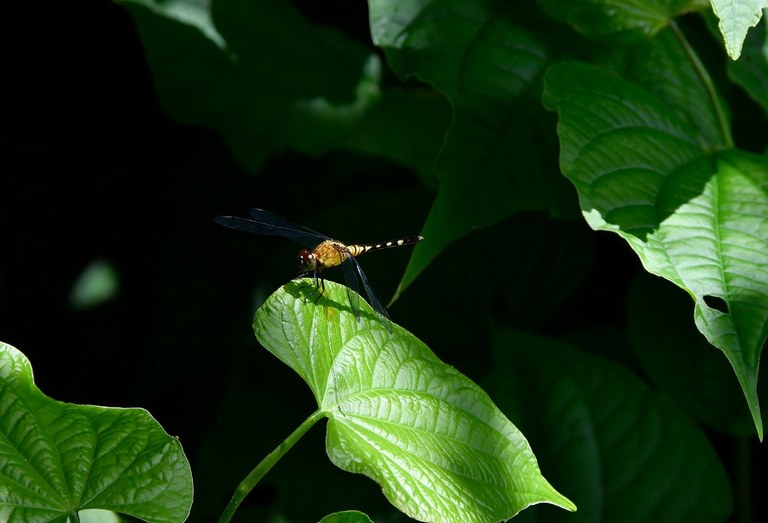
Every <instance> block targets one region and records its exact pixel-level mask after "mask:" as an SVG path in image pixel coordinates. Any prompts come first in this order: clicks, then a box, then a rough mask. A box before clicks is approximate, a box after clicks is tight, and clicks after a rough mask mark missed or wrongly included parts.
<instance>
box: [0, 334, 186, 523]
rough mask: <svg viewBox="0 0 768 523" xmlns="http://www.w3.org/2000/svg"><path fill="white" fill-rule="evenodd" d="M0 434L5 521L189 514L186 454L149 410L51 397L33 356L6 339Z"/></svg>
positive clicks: (174, 518)
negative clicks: (37, 376)
mask: <svg viewBox="0 0 768 523" xmlns="http://www.w3.org/2000/svg"><path fill="white" fill-rule="evenodd" d="M0 435H1V436H2V438H0V520H2V521H7V522H10V523H14V522H18V523H21V522H24V523H32V522H38V521H40V522H42V521H50V520H53V519H56V518H64V517H66V516H68V515H71V514H72V513H74V512H77V511H80V510H86V509H95V508H100V509H108V510H111V511H114V512H120V513H123V514H130V515H132V516H135V517H137V518H140V519H143V520H144V521H149V522H162V523H172V522H181V521H184V520H185V519H186V517H187V515H188V514H189V510H190V507H191V505H192V473H191V470H190V468H189V463H188V462H187V458H186V457H185V456H184V453H183V451H182V449H181V444H180V443H179V441H178V440H177V439H176V438H173V437H171V436H169V435H168V434H166V433H165V431H164V430H163V429H162V427H160V425H159V424H158V423H157V421H155V420H154V419H153V418H152V416H151V415H150V414H149V413H148V412H147V411H145V410H142V409H118V408H108V407H95V406H91V405H73V404H68V403H62V402H60V401H56V400H53V399H51V398H48V397H46V396H45V395H44V394H43V393H42V392H40V390H39V389H38V388H37V387H36V386H35V384H34V381H33V378H32V367H31V365H30V363H29V361H28V360H27V358H26V357H24V355H23V354H22V353H21V352H19V351H18V350H16V349H15V348H13V347H11V346H10V345H6V344H0Z"/></svg>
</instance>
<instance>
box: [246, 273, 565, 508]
mask: <svg viewBox="0 0 768 523" xmlns="http://www.w3.org/2000/svg"><path fill="white" fill-rule="evenodd" d="M313 292H314V288H312V286H311V282H310V280H297V281H294V282H291V283H289V284H288V285H286V286H284V287H283V288H282V289H280V290H278V291H277V292H276V293H274V294H273V295H272V296H271V297H270V298H269V299H267V301H266V302H265V303H264V305H263V306H262V307H261V308H260V309H259V310H258V311H257V313H256V317H255V320H254V332H255V333H256V337H257V338H258V339H259V342H260V343H261V344H262V345H264V346H265V347H266V348H267V350H269V351H270V352H272V353H273V354H274V355H275V356H277V357H278V358H279V359H280V360H282V361H283V362H284V363H285V364H287V365H288V366H290V367H291V368H292V369H294V370H295V371H296V372H297V373H298V374H299V376H301V378H302V379H303V380H304V381H305V382H306V383H307V384H308V385H309V386H310V389H311V390H312V393H313V394H314V395H315V399H316V400H317V403H318V405H319V407H320V409H321V411H322V412H323V413H324V414H325V415H326V416H327V417H328V418H329V421H328V433H327V438H326V449H327V452H328V455H329V457H330V458H331V461H333V463H335V464H336V465H337V466H339V467H340V468H342V469H344V470H347V471H350V472H356V473H361V474H364V475H366V476H368V477H370V478H372V479H374V480H375V481H376V482H377V483H379V485H381V487H382V489H383V491H384V494H385V496H386V497H387V498H388V499H389V501H390V502H391V503H392V504H393V505H395V506H396V507H397V508H398V509H400V510H402V511H403V512H405V513H406V514H407V515H409V516H411V517H413V518H416V519H419V520H422V521H434V522H448V521H462V522H490V521H501V520H505V519H508V518H510V517H512V516H514V515H515V514H516V513H518V512H519V511H520V510H522V509H524V508H525V507H527V506H529V505H531V504H534V503H542V502H544V503H552V504H554V505H557V506H560V507H563V508H567V509H569V510H574V509H575V507H574V505H573V504H572V503H571V502H570V501H568V500H567V499H566V498H565V497H563V496H561V495H560V494H558V493H557V492H556V491H555V490H554V489H553V488H552V486H550V485H549V483H547V481H546V480H545V479H544V478H543V477H542V476H541V474H540V472H539V469H538V466H537V464H536V458H535V457H534V456H533V453H532V452H531V449H530V447H529V446H528V444H527V442H526V441H525V438H524V437H523V435H522V434H521V433H520V432H519V431H518V430H517V429H516V428H515V426H514V425H513V424H512V423H511V422H510V421H509V420H508V419H507V418H506V417H505V416H504V415H503V414H502V413H501V412H500V411H499V410H498V409H497V408H496V407H495V406H494V404H493V402H492V401H491V399H490V398H489V397H488V396H487V395H486V394H485V393H484V392H483V391H482V390H481V389H480V388H479V387H478V386H477V385H476V384H474V383H473V382H471V381H470V380H469V379H467V378H466V377H465V376H463V375H461V374H460V373H459V372H458V371H456V370H455V369H454V368H452V367H450V366H448V365H446V364H444V363H443V362H441V361H440V360H438V359H437V357H436V356H435V355H434V354H433V353H432V352H431V351H430V350H429V348H427V347H426V346H425V345H424V344H423V343H422V342H421V341H419V340H418V339H416V338H415V337H414V336H413V335H412V334H410V333H409V332H407V331H405V330H404V329H402V328H401V327H399V326H397V325H388V324H387V323H386V322H387V321H388V320H385V319H383V318H381V317H380V316H378V315H376V314H375V313H374V312H373V310H372V309H371V308H370V307H369V306H368V305H367V303H365V302H364V301H363V300H362V299H360V300H359V301H360V304H361V305H362V310H361V311H359V313H360V314H359V320H358V319H356V315H355V314H354V313H353V311H351V310H350V306H349V299H348V294H347V288H346V287H344V286H342V285H338V284H335V283H332V282H326V290H325V293H324V295H323V296H322V297H321V298H320V299H319V300H317V302H316V303H313V302H312V301H311V300H307V297H308V296H309V295H311V293H313Z"/></svg>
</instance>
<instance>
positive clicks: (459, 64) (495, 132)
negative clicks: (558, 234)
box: [369, 0, 560, 294]
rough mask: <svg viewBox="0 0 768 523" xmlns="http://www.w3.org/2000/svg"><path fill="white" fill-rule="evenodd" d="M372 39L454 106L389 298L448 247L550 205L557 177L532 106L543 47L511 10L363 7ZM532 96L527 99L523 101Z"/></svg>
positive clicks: (442, 5) (422, 1)
mask: <svg viewBox="0 0 768 523" xmlns="http://www.w3.org/2000/svg"><path fill="white" fill-rule="evenodd" d="M369 5H370V18H371V32H372V35H373V41H374V43H375V44H376V45H378V46H380V47H381V48H382V49H384V51H385V53H386V56H387V59H388V61H389V64H390V66H391V67H392V68H393V69H394V70H395V71H396V72H397V73H398V74H399V75H400V76H401V77H402V78H407V77H416V78H418V79H419V80H421V81H424V82H427V83H429V84H430V85H432V86H433V87H435V88H436V89H437V90H438V91H440V92H442V93H444V94H445V95H446V96H447V97H448V99H449V100H450V102H451V104H452V106H453V109H454V120H453V124H452V125H451V128H450V131H449V133H448V135H447V136H446V137H445V144H444V146H443V150H442V152H441V154H440V157H439V158H438V161H437V164H436V168H437V173H438V177H439V180H440V189H439V192H438V196H437V200H436V201H435V203H434V205H433V207H432V210H431V212H430V214H429V217H428V218H427V222H426V224H425V225H424V228H423V230H422V234H423V235H424V237H425V240H424V241H423V242H421V243H420V244H419V245H418V246H417V247H416V249H415V250H414V254H413V257H412V259H411V263H410V264H409V266H408V269H407V270H406V274H405V276H404V277H403V281H402V282H401V285H400V288H399V289H398V294H399V292H401V291H402V290H404V289H405V288H406V287H407V286H408V285H409V284H410V283H411V282H412V281H413V280H414V279H415V278H416V276H417V275H418V274H419V273H420V272H421V271H422V270H423V269H424V267H426V266H427V265H428V264H429V263H430V261H431V260H433V259H434V258H435V256H437V255H438V254H439V253H440V252H441V251H442V250H443V249H444V248H445V247H446V246H447V245H448V244H449V243H450V242H452V241H454V240H456V239H458V238H460V237H462V236H464V235H465V234H467V233H468V232H470V231H471V230H473V229H475V228H478V227H483V226H487V225H490V224H493V223H495V222H497V221H499V220H501V219H503V218H505V217H507V216H509V215H511V214H514V213H516V212H519V211H521V210H531V209H536V210H541V209H552V208H554V207H556V200H557V198H556V197H555V194H556V193H557V190H556V189H557V188H558V184H559V183H560V180H559V179H558V177H557V176H556V166H554V165H553V164H552V163H551V162H550V158H551V157H552V147H551V146H552V145H553V144H552V136H551V134H547V133H546V132H544V131H543V128H545V126H543V125H541V123H540V122H541V120H544V121H546V120H547V118H546V116H544V114H543V111H541V107H540V105H539V103H538V101H537V97H538V95H537V93H536V90H535V88H536V86H537V85H538V84H537V81H538V80H539V79H540V76H541V73H542V72H543V69H544V67H545V65H546V63H547V53H546V49H545V45H544V43H543V42H542V41H541V39H540V38H539V37H538V36H536V35H535V34H534V32H533V31H530V30H526V29H522V28H521V27H520V26H519V25H518V23H517V21H518V20H519V19H520V16H521V11H520V6H518V5H517V4H516V3H510V2H493V1H489V0H470V1H466V2H454V1H450V0H438V1H434V0H409V1H405V2H390V1H386V0H371V1H370V2H369ZM532 95H533V96H532Z"/></svg>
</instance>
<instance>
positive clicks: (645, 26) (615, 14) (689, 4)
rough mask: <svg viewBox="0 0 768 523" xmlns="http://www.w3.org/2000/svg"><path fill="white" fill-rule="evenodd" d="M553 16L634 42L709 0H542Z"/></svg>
mask: <svg viewBox="0 0 768 523" xmlns="http://www.w3.org/2000/svg"><path fill="white" fill-rule="evenodd" d="M538 2H539V5H541V6H542V8H543V9H544V10H545V11H547V13H549V15H550V16H552V17H554V18H557V19H559V20H562V21H563V22H566V23H568V24H569V25H572V26H573V27H574V28H575V29H576V30H578V31H579V32H581V33H583V34H584V35H586V36H589V37H591V38H597V39H601V40H605V41H608V42H622V43H631V42H637V41H639V40H643V39H646V38H648V37H650V36H652V35H654V34H656V33H657V32H658V31H659V30H661V29H662V28H663V27H665V26H666V25H667V24H668V23H669V22H670V20H672V19H673V18H674V17H675V16H677V15H679V14H682V13H685V12H689V11H693V10H696V9H702V8H704V7H705V6H706V5H708V2H707V1H706V0H633V1H630V2H615V1H614V0H571V1H567V2H563V1H561V0H538Z"/></svg>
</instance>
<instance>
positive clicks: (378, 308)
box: [344, 258, 389, 319]
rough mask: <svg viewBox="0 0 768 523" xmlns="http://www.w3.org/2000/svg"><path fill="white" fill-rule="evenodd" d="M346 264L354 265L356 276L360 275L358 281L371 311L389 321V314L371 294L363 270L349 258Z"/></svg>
mask: <svg viewBox="0 0 768 523" xmlns="http://www.w3.org/2000/svg"><path fill="white" fill-rule="evenodd" d="M347 264H351V265H354V268H355V270H356V271H357V274H359V275H360V281H362V282H363V288H364V289H365V294H366V295H367V296H368V302H369V303H370V304H371V307H373V310H375V311H376V312H378V313H379V314H381V315H382V316H384V317H385V318H387V319H389V313H387V309H385V308H384V306H383V305H382V304H381V303H380V302H379V299H378V298H377V297H376V293H375V292H373V289H372V288H371V284H370V283H368V278H366V277H365V273H364V272H363V268H362V267H361V266H360V263H359V262H358V261H357V260H356V259H355V258H349V261H348V262H346V263H344V265H347Z"/></svg>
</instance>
